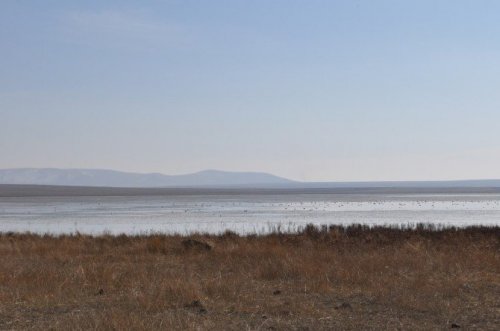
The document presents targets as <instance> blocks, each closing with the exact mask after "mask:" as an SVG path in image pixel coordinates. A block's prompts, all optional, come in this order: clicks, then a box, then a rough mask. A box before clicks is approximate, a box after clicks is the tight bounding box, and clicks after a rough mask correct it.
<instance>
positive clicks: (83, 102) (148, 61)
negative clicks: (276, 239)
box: [0, 0, 500, 181]
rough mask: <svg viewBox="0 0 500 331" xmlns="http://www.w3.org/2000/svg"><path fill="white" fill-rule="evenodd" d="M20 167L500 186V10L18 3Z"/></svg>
mask: <svg viewBox="0 0 500 331" xmlns="http://www.w3.org/2000/svg"><path fill="white" fill-rule="evenodd" d="M11 167H62V168H69V167H71V168H72V167H77V168H107V169H117V170H125V171H138V172H162V173H167V174H177V173H187V172H193V171H198V170H202V169H209V168H211V169H221V170H234V171H240V170H251V171H265V172H271V173H274V174H277V175H281V176H285V177H289V178H293V179H298V180H331V181H336V180H427V179H466V178H500V2H499V1H479V0H476V1H472V0H471V1H457V0H454V1H451V0H450V1H439V0H437V1H436V0H432V1H423V0H419V1H400V0H393V1H374V0H367V1H355V0H346V1H311V0H308V1H305V0H303V1H291V0H286V1H285V0H283V1H269V0H268V1H237V0H228V1H216V0H214V1H186V0H179V1H168V0H163V1H160V0H157V1H50V0H48V1H22V0H12V1H11V0H2V1H1V2H0V168H11Z"/></svg>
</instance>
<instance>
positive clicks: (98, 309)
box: [0, 226, 500, 330]
mask: <svg viewBox="0 0 500 331" xmlns="http://www.w3.org/2000/svg"><path fill="white" fill-rule="evenodd" d="M0 261H1V269H0V329H29V328H33V329H61V330H69V329H73V330H78V329H211V330H218V329H219V330H220V329H234V330H242V329H243V330H244V329H249V330H282V329H285V330H294V329H300V330H318V329H341V330H343V329H346V330H347V329H352V330H358V329H364V330H366V329H376V330H380V329H383V330H398V329H403V330H419V329H420V330H430V329H439V330H442V329H450V328H454V329H459V328H461V329H467V330H470V329H481V330H487V329H491V330H495V329H498V327H499V325H500V228H480V227H476V228H466V229H433V228H427V227H424V226H420V227H417V228H416V229H391V228H367V227H362V226H351V227H347V228H342V227H336V226H334V227H330V228H322V229H318V228H314V227H312V226H309V227H307V228H306V229H305V230H304V231H303V232H302V233H300V234H279V233H275V234H271V235H267V236H247V237H240V236H238V235H236V234H233V233H226V234H224V235H221V236H208V235H194V236H191V237H190V238H185V237H181V236H163V235H150V236H135V237H134V236H116V237H114V236H100V237H91V236H84V235H73V236H60V237H51V236H37V235H30V234H3V235H1V236H0Z"/></svg>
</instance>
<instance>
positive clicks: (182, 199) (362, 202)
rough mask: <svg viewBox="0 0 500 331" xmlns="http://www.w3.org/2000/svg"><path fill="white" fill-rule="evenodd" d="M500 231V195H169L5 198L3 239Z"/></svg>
mask: <svg viewBox="0 0 500 331" xmlns="http://www.w3.org/2000/svg"><path fill="white" fill-rule="evenodd" d="M308 223H312V224H318V225H320V224H353V223H360V224H368V225H400V224H403V225H408V224H410V225H412V224H416V223H434V224H440V225H454V226H467V225H500V194H498V193H494V194H487V193H486V194H484V193H481V194H472V193H463V194H442V193H441V194H410V193H406V194H329V193H326V194H324V193H315V194H311V193H298V194H257V193H248V194H236V195H235V194H209V195H206V194H199V195H197V194H193V195H185V194H180V195H176V194H168V195H145V196H24V197H0V232H8V231H14V232H28V231H29V232H34V233H51V234H64V233H74V232H80V233H86V234H101V233H111V234H120V233H125V234H142V233H151V232H161V233H180V234H187V233H192V232H207V233H220V232H223V231H225V230H231V231H234V232H237V233H240V234H248V233H268V232H269V231H272V230H276V229H279V230H281V231H297V230H299V229H300V228H302V227H303V226H304V225H305V224H308Z"/></svg>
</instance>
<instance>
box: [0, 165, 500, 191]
mask: <svg viewBox="0 0 500 331" xmlns="http://www.w3.org/2000/svg"><path fill="white" fill-rule="evenodd" d="M0 184H17V185H56V186H93V187H96V186H103V187H132V188H134V187H136V188H137V187H143V188H148V187H151V188H159V187H267V188H305V189H318V188H319V189H345V188H348V189H350V188H353V189H359V188H368V189H370V188H500V180H486V179H485V180H454V181H376V182H298V181H293V180H289V179H286V178H283V177H278V176H275V175H272V174H267V173H261V172H229V171H219V170H205V171H200V172H197V173H193V174H185V175H164V174H160V173H148V174H142V173H132V172H122V171H115V170H102V169H56V168H19V169H0Z"/></svg>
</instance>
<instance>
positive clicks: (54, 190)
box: [0, 184, 500, 198]
mask: <svg viewBox="0 0 500 331" xmlns="http://www.w3.org/2000/svg"><path fill="white" fill-rule="evenodd" d="M246 194H250V195H259V194H263V195H288V194H500V187H310V188H308V187H305V188H296V187H289V188H272V187H269V188H266V187H244V188H241V187H238V188H236V187H178V188H170V187H169V188H149V187H144V188H139V187H131V188H125V187H97V186H56V185H18V184H0V197H4V198H7V197H51V196H75V197H76V196H178V195H187V196H189V195H246Z"/></svg>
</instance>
